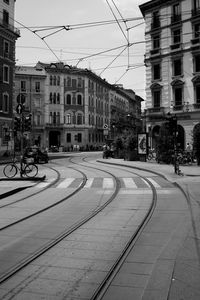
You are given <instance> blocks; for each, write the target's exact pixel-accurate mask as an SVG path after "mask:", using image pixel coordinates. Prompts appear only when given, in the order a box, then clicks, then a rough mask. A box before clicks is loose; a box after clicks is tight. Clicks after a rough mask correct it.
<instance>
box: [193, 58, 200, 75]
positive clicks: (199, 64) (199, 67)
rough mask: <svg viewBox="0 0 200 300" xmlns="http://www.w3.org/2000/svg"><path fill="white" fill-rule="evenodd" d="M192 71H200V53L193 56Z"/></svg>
mask: <svg viewBox="0 0 200 300" xmlns="http://www.w3.org/2000/svg"><path fill="white" fill-rule="evenodd" d="M194 72H200V55H197V56H195V57H194Z"/></svg>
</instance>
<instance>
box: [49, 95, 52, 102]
mask: <svg viewBox="0 0 200 300" xmlns="http://www.w3.org/2000/svg"><path fill="white" fill-rule="evenodd" d="M49 102H50V103H52V102H53V94H52V93H50V95H49Z"/></svg>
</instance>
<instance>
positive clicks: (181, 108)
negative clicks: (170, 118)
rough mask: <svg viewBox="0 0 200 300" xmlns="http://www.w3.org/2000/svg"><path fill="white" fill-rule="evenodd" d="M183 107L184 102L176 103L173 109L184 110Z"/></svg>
mask: <svg viewBox="0 0 200 300" xmlns="http://www.w3.org/2000/svg"><path fill="white" fill-rule="evenodd" d="M183 107H184V106H183V105H182V104H180V105H174V106H173V110H175V111H178V110H181V111H182V110H183Z"/></svg>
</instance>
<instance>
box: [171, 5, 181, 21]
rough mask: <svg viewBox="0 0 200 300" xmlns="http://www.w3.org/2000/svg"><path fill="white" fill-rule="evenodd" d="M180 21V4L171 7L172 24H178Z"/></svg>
mask: <svg viewBox="0 0 200 300" xmlns="http://www.w3.org/2000/svg"><path fill="white" fill-rule="evenodd" d="M180 20H181V6H180V3H176V4H174V5H173V6H172V22H178V21H180Z"/></svg>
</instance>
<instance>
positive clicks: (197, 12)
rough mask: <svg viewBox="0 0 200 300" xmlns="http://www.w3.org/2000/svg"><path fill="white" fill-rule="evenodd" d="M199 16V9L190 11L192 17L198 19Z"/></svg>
mask: <svg viewBox="0 0 200 300" xmlns="http://www.w3.org/2000/svg"><path fill="white" fill-rule="evenodd" d="M199 15H200V9H198V8H195V9H192V17H199Z"/></svg>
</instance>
